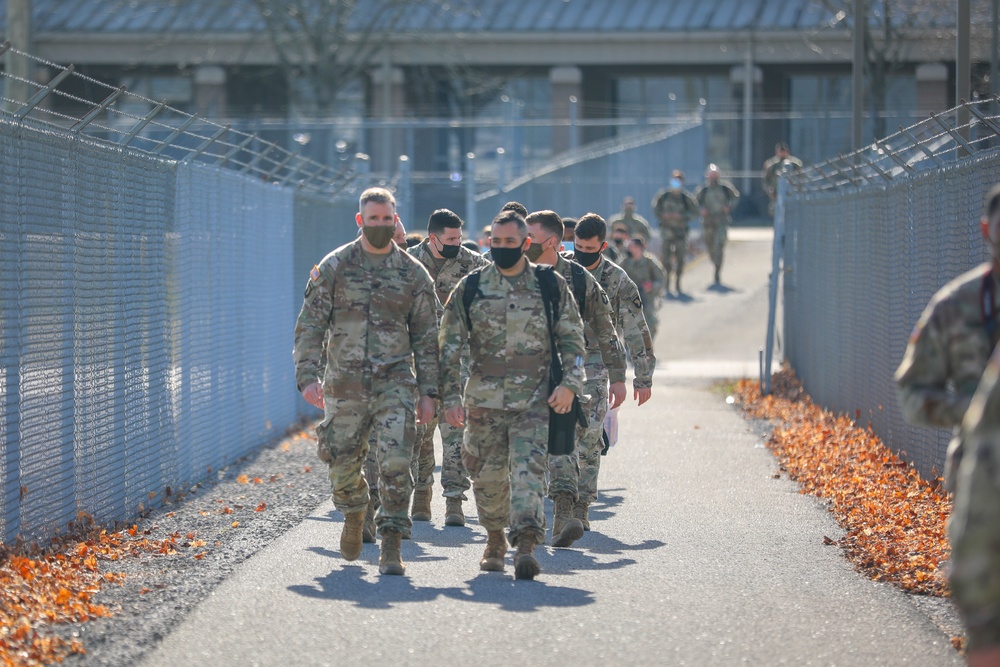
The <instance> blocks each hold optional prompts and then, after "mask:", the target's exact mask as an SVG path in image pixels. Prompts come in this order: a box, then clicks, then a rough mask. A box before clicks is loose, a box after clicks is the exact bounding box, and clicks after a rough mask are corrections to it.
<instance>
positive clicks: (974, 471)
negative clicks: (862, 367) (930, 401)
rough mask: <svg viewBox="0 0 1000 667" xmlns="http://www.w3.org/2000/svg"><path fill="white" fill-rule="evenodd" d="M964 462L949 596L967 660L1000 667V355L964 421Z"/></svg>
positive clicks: (953, 522) (952, 532) (952, 526)
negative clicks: (962, 631)
mask: <svg viewBox="0 0 1000 667" xmlns="http://www.w3.org/2000/svg"><path fill="white" fill-rule="evenodd" d="M961 438H962V441H963V442H964V443H965V449H966V452H967V453H968V455H967V456H965V457H963V458H962V463H961V465H960V466H959V470H958V478H957V480H956V486H955V503H954V509H953V511H952V515H951V519H950V520H949V522H948V533H949V537H950V539H951V568H950V584H951V597H952V599H953V600H954V601H955V605H956V606H957V607H958V609H959V611H960V612H961V613H962V617H963V618H964V620H965V626H966V635H967V637H968V646H967V651H968V660H969V664H970V665H973V666H974V667H975V666H977V665H982V666H984V667H985V666H986V665H990V666H993V667H995V666H996V665H1000V587H998V586H997V582H998V581H1000V521H997V517H998V516H1000V350H995V351H994V352H993V356H992V358H991V359H990V362H989V365H988V366H987V367H986V371H985V372H984V373H983V379H982V382H980V384H979V388H978V390H977V391H976V393H975V394H974V395H973V398H972V401H971V404H970V405H969V409H968V411H967V412H966V413H965V419H964V420H963V422H962V435H961Z"/></svg>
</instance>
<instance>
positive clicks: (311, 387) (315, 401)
mask: <svg viewBox="0 0 1000 667" xmlns="http://www.w3.org/2000/svg"><path fill="white" fill-rule="evenodd" d="M302 398H304V399H306V403H308V404H309V405H314V406H316V407H317V408H319V409H320V410H323V409H325V408H326V405H324V403H323V385H321V384H320V383H319V382H313V383H312V384H307V385H306V386H305V388H303V389H302Z"/></svg>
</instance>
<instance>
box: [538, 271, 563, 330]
mask: <svg viewBox="0 0 1000 667" xmlns="http://www.w3.org/2000/svg"><path fill="white" fill-rule="evenodd" d="M535 279H536V280H537V281H538V289H539V291H541V293H542V303H543V304H545V319H547V320H548V321H549V332H551V331H552V325H553V323H554V322H555V321H556V319H557V318H558V317H559V283H557V282H556V272H555V270H554V269H553V268H552V267H551V266H536V267H535Z"/></svg>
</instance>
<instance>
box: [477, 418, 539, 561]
mask: <svg viewBox="0 0 1000 667" xmlns="http://www.w3.org/2000/svg"><path fill="white" fill-rule="evenodd" d="M465 424H466V426H465V440H464V442H463V443H462V462H463V463H464V464H465V468H466V470H468V471H469V476H470V477H471V478H472V490H473V494H474V495H475V498H476V508H477V510H478V512H479V523H480V524H481V525H482V526H483V527H484V528H486V529H487V530H502V529H503V528H505V527H507V526H510V530H509V531H508V539H509V540H510V542H511V543H512V544H517V540H518V538H520V537H521V536H522V535H531V536H533V537H534V539H535V543H536V544H542V543H544V542H545V505H544V497H545V459H546V456H547V451H546V450H547V448H548V439H549V406H548V404H547V403H545V402H544V401H539V402H538V403H537V404H535V405H532V406H531V407H529V408H527V409H526V410H495V409H491V408H477V407H469V408H467V409H466V422H465Z"/></svg>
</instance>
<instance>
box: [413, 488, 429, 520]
mask: <svg viewBox="0 0 1000 667" xmlns="http://www.w3.org/2000/svg"><path fill="white" fill-rule="evenodd" d="M410 518H411V519H413V520H414V521H430V520H431V490H430V488H426V489H414V490H413V509H411V510H410Z"/></svg>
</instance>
